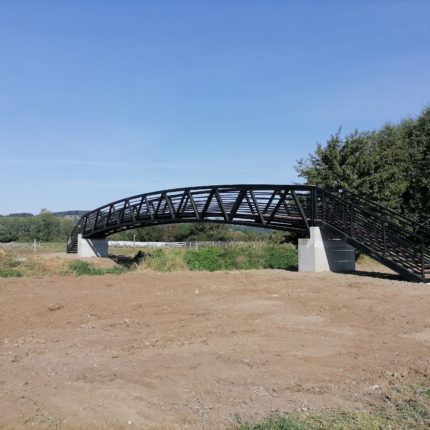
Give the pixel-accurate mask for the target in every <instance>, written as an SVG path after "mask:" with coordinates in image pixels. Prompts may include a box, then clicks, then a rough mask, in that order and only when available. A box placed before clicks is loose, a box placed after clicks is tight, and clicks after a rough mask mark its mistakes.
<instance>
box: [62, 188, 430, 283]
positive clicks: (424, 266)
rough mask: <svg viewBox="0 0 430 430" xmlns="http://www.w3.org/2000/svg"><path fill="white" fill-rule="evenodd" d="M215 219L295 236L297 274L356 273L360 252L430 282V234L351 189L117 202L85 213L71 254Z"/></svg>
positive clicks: (185, 191) (204, 192)
mask: <svg viewBox="0 0 430 430" xmlns="http://www.w3.org/2000/svg"><path fill="white" fill-rule="evenodd" d="M187 222H212V223H226V224H235V225H245V226H253V227H260V228H269V229H275V230H285V231H296V232H300V233H302V234H303V235H304V237H307V239H300V240H299V270H302V271H322V270H334V271H336V270H350V269H353V268H354V267H355V250H360V251H361V252H363V253H365V254H367V255H369V256H371V257H372V258H374V259H376V260H378V261H379V262H381V263H382V264H384V265H386V266H387V267H389V268H391V269H392V270H394V271H396V272H397V273H399V274H400V275H401V276H403V277H404V278H406V279H409V280H413V281H421V282H430V229H429V228H427V227H425V226H423V225H420V224H418V223H416V222H414V221H412V220H410V219H408V218H405V217H403V216H401V215H400V214H398V213H396V212H393V211H391V210H389V209H387V208H384V207H382V206H380V205H378V204H376V203H374V202H372V201H369V200H367V199H365V198H362V197H360V196H358V195H356V194H353V193H350V192H348V191H345V190H337V191H332V190H326V189H323V188H319V187H317V186H307V185H256V184H247V185H211V186H202V187H189V188H176V189H169V190H163V191H156V192H151V193H145V194H139V195H136V196H132V197H127V198H124V199H121V200H117V201H115V202H112V203H108V204H107V205H104V206H101V207H99V208H97V209H94V210H93V211H91V212H88V213H87V214H85V215H84V216H83V217H82V218H81V219H80V220H79V221H78V223H77V224H76V226H75V227H74V229H73V230H72V232H71V233H70V235H69V238H68V240H67V252H69V253H70V252H79V248H80V247H82V249H84V247H85V246H86V247H89V248H91V249H92V251H93V252H94V255H101V254H107V240H105V238H106V237H107V236H109V235H111V234H113V233H116V232H119V231H123V230H129V229H133V228H138V227H146V226H151V225H161V224H172V223H187Z"/></svg>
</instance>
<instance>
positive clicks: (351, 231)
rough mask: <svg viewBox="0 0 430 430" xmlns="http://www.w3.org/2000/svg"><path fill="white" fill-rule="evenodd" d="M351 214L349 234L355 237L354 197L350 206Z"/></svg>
mask: <svg viewBox="0 0 430 430" xmlns="http://www.w3.org/2000/svg"><path fill="white" fill-rule="evenodd" d="M349 207H350V211H351V213H350V214H349V234H350V235H351V237H354V211H355V205H354V196H352V199H351V203H350V204H349Z"/></svg>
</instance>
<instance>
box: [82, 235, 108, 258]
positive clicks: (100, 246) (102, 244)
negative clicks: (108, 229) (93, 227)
mask: <svg viewBox="0 0 430 430" xmlns="http://www.w3.org/2000/svg"><path fill="white" fill-rule="evenodd" d="M108 254H109V243H108V241H107V240H106V239H83V238H82V234H78V257H82V258H87V257H107V256H108Z"/></svg>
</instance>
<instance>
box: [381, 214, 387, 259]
mask: <svg viewBox="0 0 430 430" xmlns="http://www.w3.org/2000/svg"><path fill="white" fill-rule="evenodd" d="M386 227H387V223H386V222H385V221H384V223H383V224H382V243H383V245H384V257H385V255H386V254H387V230H386Z"/></svg>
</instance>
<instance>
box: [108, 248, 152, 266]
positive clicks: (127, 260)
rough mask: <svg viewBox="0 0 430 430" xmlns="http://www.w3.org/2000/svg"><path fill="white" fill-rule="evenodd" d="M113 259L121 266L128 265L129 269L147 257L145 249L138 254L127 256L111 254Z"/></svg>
mask: <svg viewBox="0 0 430 430" xmlns="http://www.w3.org/2000/svg"><path fill="white" fill-rule="evenodd" d="M108 258H110V259H111V260H112V261H114V262H115V263H116V264H118V265H119V266H123V267H126V268H127V269H129V268H131V267H132V266H134V265H135V264H140V263H141V262H142V261H143V259H144V258H145V253H144V252H143V251H138V252H137V254H136V255H132V256H127V255H109V257H108Z"/></svg>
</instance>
